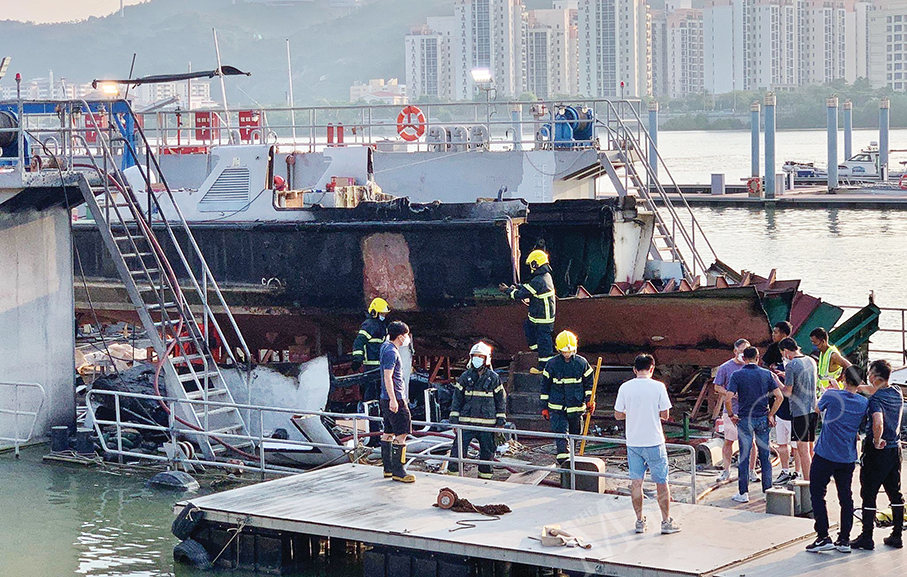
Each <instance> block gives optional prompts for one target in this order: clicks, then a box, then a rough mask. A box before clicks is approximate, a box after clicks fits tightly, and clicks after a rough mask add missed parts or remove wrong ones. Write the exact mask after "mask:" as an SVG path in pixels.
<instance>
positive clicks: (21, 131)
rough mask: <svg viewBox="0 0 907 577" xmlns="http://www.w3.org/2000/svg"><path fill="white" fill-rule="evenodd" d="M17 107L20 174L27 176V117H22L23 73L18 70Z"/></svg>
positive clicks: (17, 142) (17, 143) (17, 144)
mask: <svg viewBox="0 0 907 577" xmlns="http://www.w3.org/2000/svg"><path fill="white" fill-rule="evenodd" d="M16 100H17V104H16V109H17V114H18V116H19V117H18V118H17V119H16V120H17V121H18V123H19V133H18V134H17V135H16V146H17V147H18V148H19V154H18V159H17V164H18V165H19V174H20V175H22V176H25V119H24V118H23V117H22V116H23V112H22V75H21V74H19V73H18V72H16Z"/></svg>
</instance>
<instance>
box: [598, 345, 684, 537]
mask: <svg viewBox="0 0 907 577" xmlns="http://www.w3.org/2000/svg"><path fill="white" fill-rule="evenodd" d="M633 373H634V374H635V375H636V378H635V379H631V380H629V381H627V382H626V383H624V384H622V385H621V386H620V390H618V391H617V402H615V403H614V417H615V418H616V419H617V420H619V421H624V420H625V421H626V422H627V425H626V431H627V460H628V462H629V465H630V495H631V497H632V500H633V509H634V511H636V532H637V533H644V532H645V530H646V518H645V517H644V516H643V514H642V483H643V479H644V478H645V476H646V469H648V470H649V474H650V475H651V476H652V480H653V481H655V485H656V487H657V489H658V506H659V507H660V508H661V519H662V520H661V532H662V533H663V534H668V533H677V532H678V531H680V525H678V524H677V523H676V522H675V521H674V519H672V518H671V512H670V507H671V490H670V489H669V487H668V451H667V449H666V448H665V435H664V431H663V430H662V428H661V422H662V421H663V420H667V419H668V412H669V410H670V408H671V401H670V400H669V399H668V390H667V388H666V387H665V385H664V383H662V382H660V381H656V380H654V379H653V378H652V375H653V374H654V373H655V359H654V358H652V355H648V354H642V355H639V356H638V357H636V360H635V361H634V362H633Z"/></svg>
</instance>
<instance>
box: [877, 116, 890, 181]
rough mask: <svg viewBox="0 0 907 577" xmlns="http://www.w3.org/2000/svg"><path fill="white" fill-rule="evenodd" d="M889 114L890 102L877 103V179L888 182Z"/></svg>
mask: <svg viewBox="0 0 907 577" xmlns="http://www.w3.org/2000/svg"><path fill="white" fill-rule="evenodd" d="M890 112H891V101H890V100H888V99H887V98H883V99H882V100H880V101H879V177H880V178H881V179H882V180H888V150H889V144H888V121H889V118H890Z"/></svg>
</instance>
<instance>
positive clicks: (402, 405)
mask: <svg viewBox="0 0 907 577" xmlns="http://www.w3.org/2000/svg"><path fill="white" fill-rule="evenodd" d="M379 405H380V407H381V416H382V417H384V432H385V433H387V434H391V435H394V436H397V435H410V434H412V432H413V416H412V415H411V414H410V412H409V404H408V403H407V402H406V401H400V400H398V401H397V405H398V407H399V408H398V409H397V412H396V413H392V412H391V409H390V401H389V400H388V399H381V400H380V401H379Z"/></svg>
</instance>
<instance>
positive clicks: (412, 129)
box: [397, 105, 425, 142]
mask: <svg viewBox="0 0 907 577" xmlns="http://www.w3.org/2000/svg"><path fill="white" fill-rule="evenodd" d="M397 134H399V135H400V138H402V139H403V140H405V141H407V142H415V141H416V140H419V139H420V138H422V135H423V134H425V115H424V114H422V111H421V110H419V107H418V106H413V105H409V106H407V107H406V108H404V109H403V110H401V111H400V114H398V115H397Z"/></svg>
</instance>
